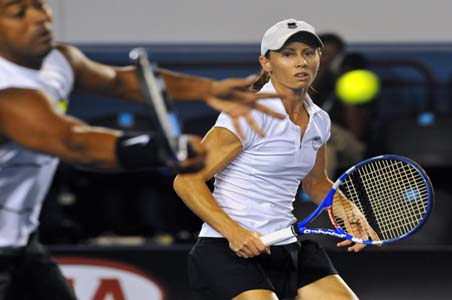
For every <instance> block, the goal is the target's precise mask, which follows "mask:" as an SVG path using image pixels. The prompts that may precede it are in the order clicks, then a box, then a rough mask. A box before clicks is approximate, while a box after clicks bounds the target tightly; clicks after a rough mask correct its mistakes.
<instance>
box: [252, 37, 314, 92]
mask: <svg viewBox="0 0 452 300" xmlns="http://www.w3.org/2000/svg"><path fill="white" fill-rule="evenodd" d="M259 61H260V63H261V65H262V68H263V69H264V70H265V71H267V72H269V73H270V76H271V79H272V82H273V84H274V85H276V86H279V87H282V88H285V89H291V90H299V89H307V88H308V87H309V86H310V85H311V84H312V82H313V81H314V79H315V77H316V76H317V72H318V70H319V64H320V51H319V50H318V49H314V48H312V47H311V46H309V45H307V44H304V43H302V42H291V43H289V44H287V45H285V46H284V47H283V48H281V49H280V50H278V51H270V55H269V57H268V58H267V57H265V56H260V57H259ZM276 86H275V87H276Z"/></svg>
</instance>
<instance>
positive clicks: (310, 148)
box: [174, 19, 367, 300]
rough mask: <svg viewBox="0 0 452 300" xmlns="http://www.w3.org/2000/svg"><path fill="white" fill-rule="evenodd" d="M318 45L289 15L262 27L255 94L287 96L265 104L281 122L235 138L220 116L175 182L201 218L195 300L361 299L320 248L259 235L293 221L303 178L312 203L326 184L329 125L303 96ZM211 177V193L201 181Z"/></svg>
mask: <svg viewBox="0 0 452 300" xmlns="http://www.w3.org/2000/svg"><path fill="white" fill-rule="evenodd" d="M322 46H323V44H322V41H321V40H320V38H319V37H318V36H317V35H316V33H315V30H314V28H313V27H312V26H311V25H309V24H308V23H306V22H303V21H297V20H294V19H288V20H284V21H281V22H279V23H277V24H275V25H273V26H272V27H271V28H270V29H268V30H267V31H266V32H265V34H264V36H263V39H262V42H261V56H260V57H259V61H260V64H261V66H262V69H263V72H262V76H261V78H260V79H261V80H259V81H258V82H260V83H262V82H265V84H264V85H263V86H262V87H261V88H260V87H259V86H257V88H260V91H259V93H267V92H277V93H278V94H280V95H285V96H284V97H283V99H271V100H266V102H265V103H264V102H261V103H262V104H264V105H267V106H268V107H269V108H271V109H272V110H275V111H277V112H279V113H281V114H284V115H285V116H286V118H285V119H283V120H276V119H274V118H270V117H267V116H266V115H264V114H262V113H260V112H258V111H254V112H253V117H254V120H255V121H256V123H253V124H252V125H248V124H245V123H243V124H242V127H241V128H242V130H243V132H237V130H236V128H238V127H237V126H234V122H233V121H232V120H231V118H230V117H229V116H227V115H226V114H221V115H220V116H219V118H218V120H217V122H216V124H215V125H214V127H213V128H212V129H211V130H210V131H209V132H208V134H207V135H206V137H205V138H204V140H203V144H204V145H205V147H206V148H207V149H208V150H209V154H208V157H207V162H206V167H205V168H204V169H203V170H202V171H201V172H198V173H195V174H188V175H182V174H181V175H178V176H177V178H176V180H175V182H174V187H175V189H176V192H177V193H178V195H179V196H180V197H181V198H182V199H183V200H184V202H185V203H186V205H187V206H188V207H190V209H191V210H192V211H193V212H194V213H196V214H197V215H198V216H199V217H200V218H201V219H202V220H204V221H205V223H204V224H203V225H202V229H201V232H200V234H199V239H198V241H197V243H196V245H195V246H194V247H193V249H192V250H191V252H190V255H189V262H188V263H189V277H190V284H191V287H192V289H193V291H194V294H195V295H196V297H197V299H221V300H226V299H227V300H230V299H233V300H275V299H288V298H290V299H293V298H294V297H295V296H298V299H300V300H301V299H302V300H318V299H322V300H328V299H334V300H341V299H343V300H352V299H358V298H357V296H356V295H355V294H354V293H353V291H352V290H351V289H350V288H349V287H348V286H347V284H346V283H345V282H344V281H343V280H342V279H341V277H340V276H339V275H338V273H337V271H336V269H335V268H334V266H333V265H332V263H331V261H330V259H329V258H328V256H327V254H326V253H325V251H324V250H323V249H322V248H321V247H320V246H319V244H317V243H316V242H314V241H311V240H307V239H305V240H303V241H301V242H298V241H297V239H296V238H293V239H290V240H288V241H284V242H281V243H279V244H277V245H276V246H272V247H270V248H267V247H266V246H265V245H264V244H262V242H261V240H260V239H259V236H261V235H263V234H267V233H271V232H274V231H276V230H279V229H282V228H286V227H288V226H289V225H290V224H292V223H294V222H295V218H294V216H293V214H292V210H293V201H294V199H295V195H296V192H297V189H298V187H299V185H300V182H302V187H303V190H304V191H305V192H306V193H307V194H308V195H309V196H310V198H311V199H312V200H313V201H314V202H316V203H320V202H321V201H322V200H323V198H324V197H325V195H326V193H327V192H328V190H329V189H330V188H331V187H332V182H331V181H330V180H329V179H328V177H327V175H326V172H325V160H326V150H325V147H326V146H325V144H326V142H327V141H328V139H329V137H330V119H329V116H328V114H327V113H326V112H325V111H323V110H322V109H320V108H319V107H318V106H317V105H315V104H314V103H313V102H312V100H311V98H310V97H309V95H308V94H307V91H308V89H309V87H310V86H311V84H312V82H313V81H314V79H315V77H316V75H317V71H318V69H319V61H320V55H321V48H322ZM266 81H268V82H266ZM255 128H262V129H263V130H264V131H265V133H266V135H265V137H263V136H260V135H259V134H257V133H256V131H253V129H255ZM213 176H215V189H214V191H213V193H211V192H210V190H209V188H208V186H207V184H206V181H208V180H209V179H210V178H212V177H213ZM360 217H361V218H362V216H360ZM360 222H363V223H360ZM360 222H357V223H358V224H364V222H365V220H364V221H363V220H360ZM366 224H367V223H366ZM338 246H348V250H349V251H356V252H357V251H359V250H361V249H362V248H363V247H364V245H358V244H354V245H352V244H351V243H350V242H349V241H343V242H340V243H338Z"/></svg>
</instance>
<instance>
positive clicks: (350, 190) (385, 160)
mask: <svg viewBox="0 0 452 300" xmlns="http://www.w3.org/2000/svg"><path fill="white" fill-rule="evenodd" d="M432 206H433V187H432V184H431V182H430V179H429V177H428V176H427V174H426V172H425V171H424V170H423V169H422V168H421V167H420V166H419V165H418V164H417V163H416V162H414V161H412V160H410V159H408V158H405V157H401V156H396V155H381V156H376V157H373V158H370V159H367V160H365V161H362V162H360V163H358V164H356V165H354V166H353V167H351V168H350V169H348V170H347V171H346V172H345V173H344V174H342V175H341V176H340V177H339V179H338V180H337V181H336V182H335V183H334V185H333V187H332V188H331V190H330V191H329V193H328V194H327V196H326V197H325V199H324V200H323V202H322V203H321V204H320V205H319V206H318V207H317V209H316V210H315V211H314V212H313V213H312V214H311V215H309V216H308V217H307V218H306V219H304V220H303V221H301V222H298V223H297V224H293V225H292V226H291V227H288V228H285V229H282V230H279V231H277V232H274V233H270V234H268V235H264V236H262V237H261V240H262V242H263V243H264V244H265V245H267V246H270V245H273V244H276V243H279V242H281V241H285V240H287V239H290V238H293V237H294V236H298V235H301V234H326V235H330V236H335V237H339V238H344V239H348V240H351V241H353V242H357V243H363V244H369V245H380V244H386V243H390V242H394V241H398V240H400V239H403V238H405V237H408V236H410V235H412V234H413V233H414V232H416V231H417V230H419V228H421V227H422V225H423V224H424V223H425V221H426V220H427V218H428V216H429V214H430V212H431V210H432ZM324 209H326V210H328V214H329V217H330V220H331V223H332V224H333V226H334V229H322V228H307V227H306V225H307V224H308V223H310V222H311V221H312V220H313V219H315V218H316V217H317V216H318V215H319V214H320V213H321V212H322V211H323V210H324ZM363 228H364V230H363Z"/></svg>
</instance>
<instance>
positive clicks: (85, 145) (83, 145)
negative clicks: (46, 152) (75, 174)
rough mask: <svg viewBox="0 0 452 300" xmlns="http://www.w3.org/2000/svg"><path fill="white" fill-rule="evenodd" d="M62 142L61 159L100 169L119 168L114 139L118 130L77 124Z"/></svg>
mask: <svg viewBox="0 0 452 300" xmlns="http://www.w3.org/2000/svg"><path fill="white" fill-rule="evenodd" d="M72 131H73V132H72V134H71V135H70V137H68V139H67V140H64V141H63V143H62V153H61V155H59V156H61V158H62V159H63V160H66V161H69V162H72V163H76V164H83V165H86V166H91V167H95V168H100V169H108V170H115V169H119V165H118V162H117V157H116V140H117V138H118V136H120V135H121V133H120V132H119V131H115V130H107V129H103V128H95V127H86V126H78V127H74V128H73V129H72Z"/></svg>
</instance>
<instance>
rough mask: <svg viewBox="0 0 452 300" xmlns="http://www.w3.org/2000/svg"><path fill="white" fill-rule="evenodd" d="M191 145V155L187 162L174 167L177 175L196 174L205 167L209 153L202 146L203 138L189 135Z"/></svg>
mask: <svg viewBox="0 0 452 300" xmlns="http://www.w3.org/2000/svg"><path fill="white" fill-rule="evenodd" d="M187 137H188V142H189V143H190V151H189V152H190V153H189V156H188V158H187V159H186V160H184V161H182V162H180V163H178V164H175V165H172V166H170V167H172V168H173V169H174V170H175V171H176V172H177V173H180V174H182V173H195V172H198V171H200V170H201V169H202V168H204V166H205V162H206V155H207V152H206V150H205V149H204V146H203V145H202V144H201V138H199V137H198V136H195V135H187Z"/></svg>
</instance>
